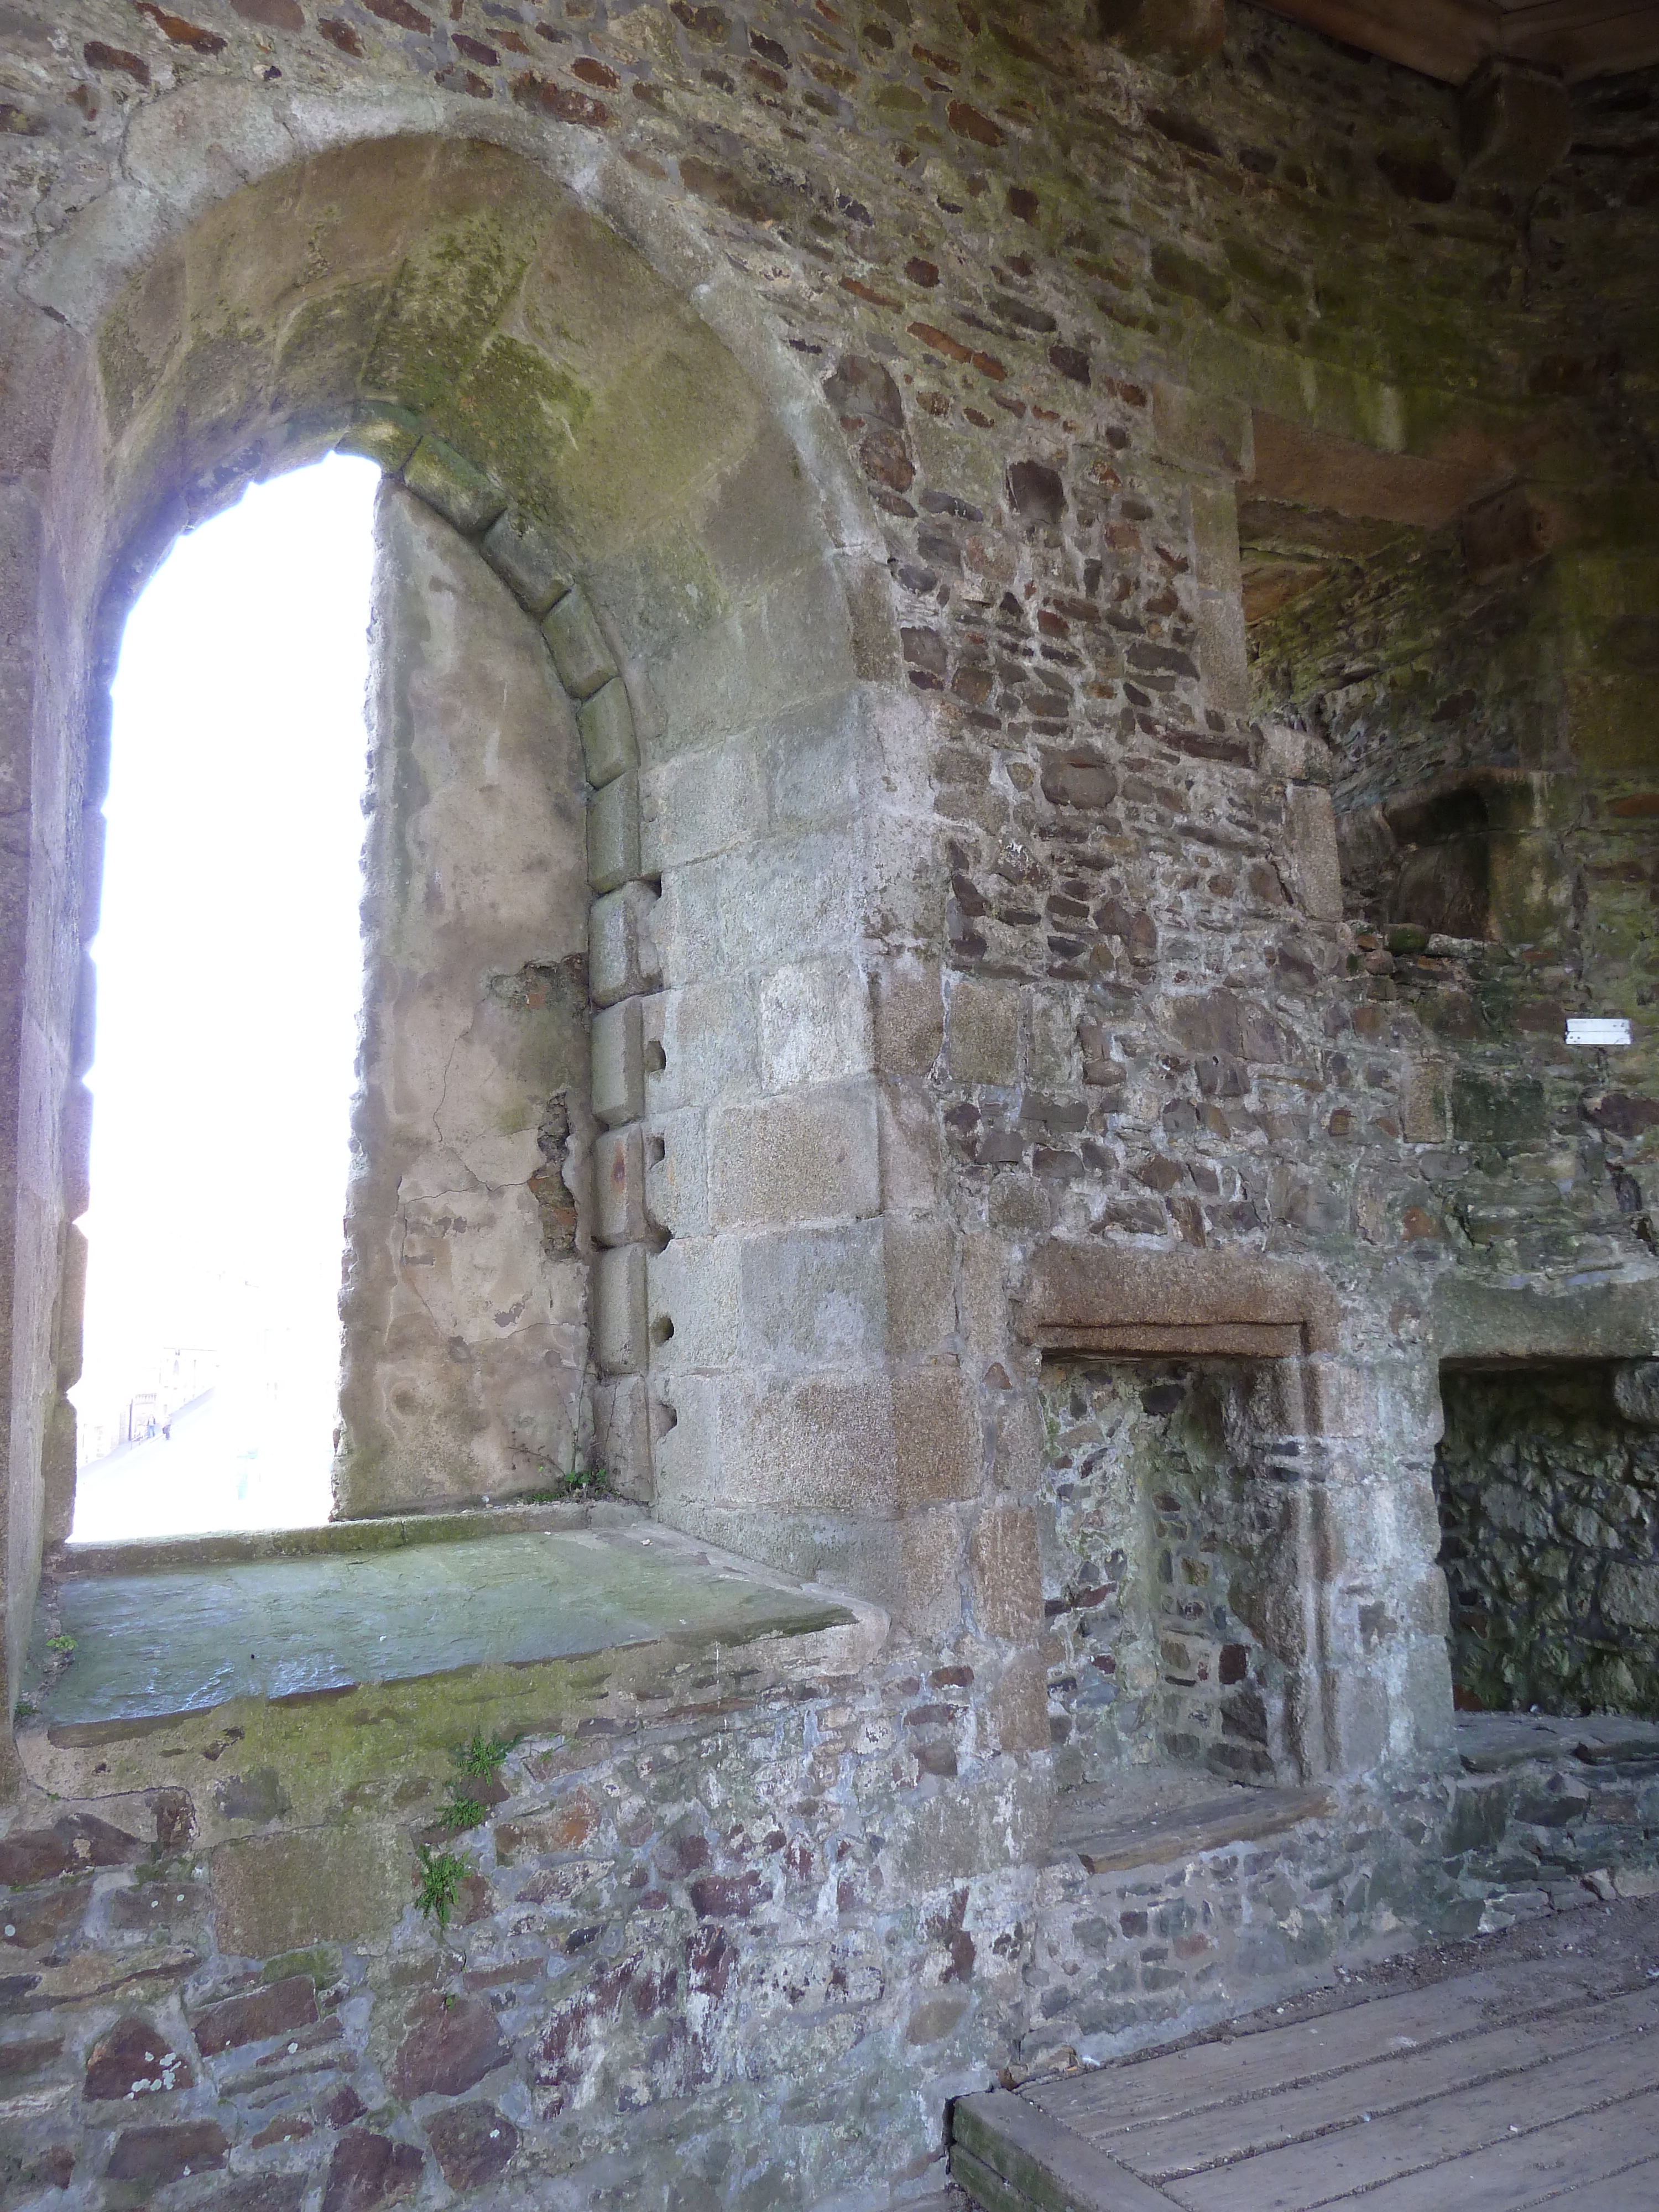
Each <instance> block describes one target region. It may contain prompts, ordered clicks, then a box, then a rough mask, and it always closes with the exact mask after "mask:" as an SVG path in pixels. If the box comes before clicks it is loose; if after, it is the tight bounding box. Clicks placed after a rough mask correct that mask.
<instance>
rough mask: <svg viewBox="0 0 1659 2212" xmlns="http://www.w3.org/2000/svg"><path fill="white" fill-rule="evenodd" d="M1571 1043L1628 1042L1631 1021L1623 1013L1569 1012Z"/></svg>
mask: <svg viewBox="0 0 1659 2212" xmlns="http://www.w3.org/2000/svg"><path fill="white" fill-rule="evenodd" d="M1567 1042H1568V1043H1569V1044H1628V1043H1629V1042H1630V1023H1629V1021H1628V1020H1627V1019H1626V1017H1625V1016H1624V1015H1623V1014H1610V1015H1609V1014H1569V1015H1568V1016H1567Z"/></svg>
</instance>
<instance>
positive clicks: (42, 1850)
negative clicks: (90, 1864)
mask: <svg viewBox="0 0 1659 2212" xmlns="http://www.w3.org/2000/svg"><path fill="white" fill-rule="evenodd" d="M74 1864H75V1854H74V1852H73V1851H72V1850H70V1847H69V1844H67V1842H66V1841H65V1840H64V1838H63V1837H62V1836H59V1835H57V1834H54V1832H52V1830H51V1829H50V1828H22V1829H20V1830H19V1831H18V1832H17V1833H16V1834H15V1835H11V1836H7V1837H6V1838H4V1839H3V1840H0V1881H3V1882H6V1883H8V1884H9V1886H10V1887H12V1888H13V1889H23V1888H26V1887H27V1886H28V1885H29V1884H30V1883H31V1882H36V1881H51V1880H52V1876H53V1875H59V1874H67V1873H68V1871H69V1869H70V1867H72V1866H73V1865H74Z"/></svg>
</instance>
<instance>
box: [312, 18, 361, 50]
mask: <svg viewBox="0 0 1659 2212" xmlns="http://www.w3.org/2000/svg"><path fill="white" fill-rule="evenodd" d="M317 28H318V29H319V31H320V32H321V33H322V34H323V36H324V37H325V39H326V40H328V42H329V44H330V46H337V47H338V48H339V49H340V52H342V53H343V54H349V55H350V56H351V57H352V58H353V60H354V61H362V58H363V42H362V40H361V39H360V38H359V37H358V35H357V33H356V31H354V30H353V29H352V27H351V26H350V24H349V23H343V22H342V21H340V19H339V17H338V16H337V15H325V16H323V17H322V19H321V20H320V21H319V23H318V25H317Z"/></svg>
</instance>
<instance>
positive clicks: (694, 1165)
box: [645, 1001, 708, 1237]
mask: <svg viewBox="0 0 1659 2212" xmlns="http://www.w3.org/2000/svg"><path fill="white" fill-rule="evenodd" d="M653 1004H654V1001H653ZM707 1134H708V1133H707V1130H706V1128H705V1126H704V1122H703V1117H702V1115H701V1114H700V1113H698V1112H696V1110H695V1109H694V1110H692V1111H690V1112H688V1113H683V1114H669V1115H663V1116H662V1117H661V1118H660V1119H659V1120H656V1121H653V1122H652V1123H651V1124H650V1125H649V1127H647V1129H646V1131H645V1212H646V1218H647V1221H648V1223H649V1224H650V1225H651V1227H652V1228H653V1229H655V1230H659V1231H663V1232H664V1233H665V1235H667V1236H670V1237H702V1236H705V1235H706V1234H707V1233H708V1154H707Z"/></svg>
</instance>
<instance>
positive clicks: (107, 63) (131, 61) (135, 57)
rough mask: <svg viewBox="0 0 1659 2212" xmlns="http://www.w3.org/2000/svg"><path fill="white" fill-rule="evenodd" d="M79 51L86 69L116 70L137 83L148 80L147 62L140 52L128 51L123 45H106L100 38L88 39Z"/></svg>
mask: <svg viewBox="0 0 1659 2212" xmlns="http://www.w3.org/2000/svg"><path fill="white" fill-rule="evenodd" d="M81 53H82V58H83V59H84V60H85V62H86V64H87V66H88V69H95V70H119V71H120V72H121V74H122V75H123V76H130V77H131V78H132V80H133V82H135V83H137V84H148V83H149V63H148V62H147V61H146V60H145V59H144V58H143V55H142V54H131V53H129V52H127V50H126V48H125V46H106V45H105V44H104V41H103V40H101V39H88V40H87V43H86V44H85V46H82V49H81Z"/></svg>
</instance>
